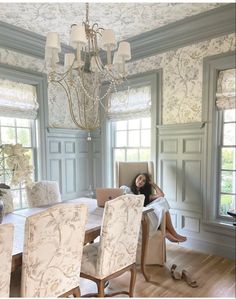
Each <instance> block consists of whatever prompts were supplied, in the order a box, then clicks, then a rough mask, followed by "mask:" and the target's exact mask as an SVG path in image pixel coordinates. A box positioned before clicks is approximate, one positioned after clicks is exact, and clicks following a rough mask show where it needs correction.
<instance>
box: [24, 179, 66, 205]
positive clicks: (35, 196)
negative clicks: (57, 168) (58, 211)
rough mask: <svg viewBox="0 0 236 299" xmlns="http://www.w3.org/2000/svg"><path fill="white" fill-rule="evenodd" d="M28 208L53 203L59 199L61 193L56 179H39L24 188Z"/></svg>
mask: <svg viewBox="0 0 236 299" xmlns="http://www.w3.org/2000/svg"><path fill="white" fill-rule="evenodd" d="M26 194H27V201H28V205H29V207H30V208H33V207H39V206H45V205H50V204H55V203H58V202H60V201H61V194H60V190H59V186H58V182H56V181H39V182H35V183H33V185H32V186H30V187H27V188H26Z"/></svg>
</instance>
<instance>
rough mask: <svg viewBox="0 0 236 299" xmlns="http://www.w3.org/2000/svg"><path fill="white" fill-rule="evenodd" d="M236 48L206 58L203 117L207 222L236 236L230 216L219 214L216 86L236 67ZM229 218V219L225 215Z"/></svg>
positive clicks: (212, 228)
mask: <svg viewBox="0 0 236 299" xmlns="http://www.w3.org/2000/svg"><path fill="white" fill-rule="evenodd" d="M234 55H235V54H234V52H228V53H223V54H220V55H215V56H211V57H206V58H205V59H204V61H203V121H205V122H206V126H205V136H204V144H205V148H204V157H203V160H204V163H203V165H204V175H203V180H202V182H203V225H204V229H205V230H206V231H212V232H218V233H219V232H220V233H222V234H225V235H228V236H233V229H234V228H233V225H232V221H233V219H232V220H231V219H230V218H227V217H219V213H218V210H219V209H218V206H219V201H218V197H219V188H218V182H219V181H218V179H219V178H218V168H219V155H218V141H219V126H218V124H219V123H220V117H221V115H220V113H219V112H217V109H216V104H215V101H216V86H217V78H218V73H219V72H220V71H221V70H225V69H230V68H234V67H235V65H234V64H235V63H234V59H235V58H234ZM225 218H227V219H225Z"/></svg>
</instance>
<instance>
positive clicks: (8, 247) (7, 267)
mask: <svg viewBox="0 0 236 299" xmlns="http://www.w3.org/2000/svg"><path fill="white" fill-rule="evenodd" d="M13 233H14V227H13V225H12V224H0V297H9V291H10V277H11V260H12V246H13Z"/></svg>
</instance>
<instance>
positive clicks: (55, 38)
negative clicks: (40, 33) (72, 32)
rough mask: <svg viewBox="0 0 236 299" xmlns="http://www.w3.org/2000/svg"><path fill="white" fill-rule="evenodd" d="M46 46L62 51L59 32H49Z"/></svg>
mask: <svg viewBox="0 0 236 299" xmlns="http://www.w3.org/2000/svg"><path fill="white" fill-rule="evenodd" d="M46 48H48V49H57V50H58V52H60V51H61V46H60V40H59V34H58V33H57V32H48V34H47V38H46Z"/></svg>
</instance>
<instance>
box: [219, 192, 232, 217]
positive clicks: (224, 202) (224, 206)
mask: <svg viewBox="0 0 236 299" xmlns="http://www.w3.org/2000/svg"><path fill="white" fill-rule="evenodd" d="M235 202H236V197H235V195H228V194H221V197H220V211H219V213H220V215H221V216H228V214H227V211H229V210H235V208H236V206H235Z"/></svg>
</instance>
